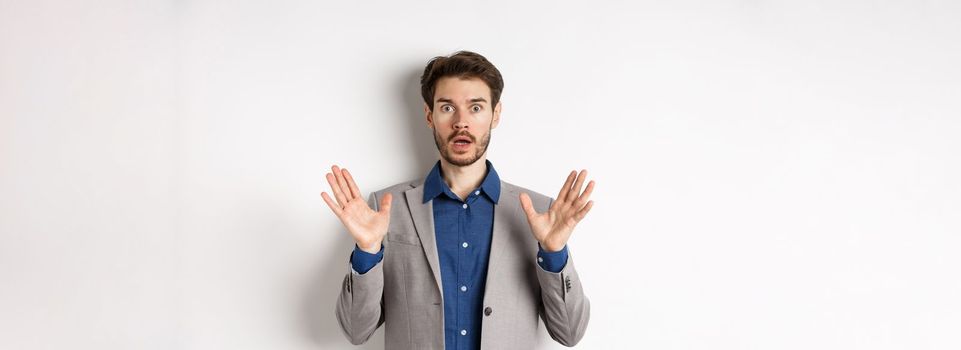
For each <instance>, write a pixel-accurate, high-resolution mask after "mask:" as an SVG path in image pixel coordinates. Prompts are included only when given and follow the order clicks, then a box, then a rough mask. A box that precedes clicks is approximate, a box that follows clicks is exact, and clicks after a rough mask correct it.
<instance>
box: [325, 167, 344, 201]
mask: <svg viewBox="0 0 961 350" xmlns="http://www.w3.org/2000/svg"><path fill="white" fill-rule="evenodd" d="M327 183H329V184H330V190H331V192H334V198H337V204H340V207H341V208H343V207H346V206H347V197H346V196H344V192H343V191H341V190H340V185H338V184H337V178H336V177H334V174H331V173H327Z"/></svg>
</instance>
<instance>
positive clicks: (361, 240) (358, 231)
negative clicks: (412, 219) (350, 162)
mask: <svg viewBox="0 0 961 350" xmlns="http://www.w3.org/2000/svg"><path fill="white" fill-rule="evenodd" d="M331 170H332V171H333V173H327V182H328V183H329V184H330V189H331V191H332V192H334V197H335V198H336V199H337V202H336V203H335V202H334V200H332V199H331V198H330V195H328V194H327V192H321V194H320V195H321V197H323V198H324V202H326V203H327V206H329V207H330V210H332V211H333V212H334V215H337V218H338V219H340V222H341V223H343V224H344V227H346V228H347V231H349V232H350V235H351V236H353V237H354V240H355V241H357V246H358V247H360V249H362V250H364V251H366V252H369V253H376V252H378V251H380V245H381V242H383V240H384V236H385V235H387V228H388V226H389V225H390V203H391V197H392V196H391V194H390V193H388V194H385V195H384V197H383V198H381V200H380V211H374V210H373V209H371V208H370V206H369V205H368V204H367V202H366V201H364V198H363V197H362V196H361V194H360V190H359V189H358V188H357V183H355V182H354V177H353V176H351V175H350V173H349V172H348V171H347V169H339V168H338V167H337V166H336V165H334V166H333V167H331Z"/></svg>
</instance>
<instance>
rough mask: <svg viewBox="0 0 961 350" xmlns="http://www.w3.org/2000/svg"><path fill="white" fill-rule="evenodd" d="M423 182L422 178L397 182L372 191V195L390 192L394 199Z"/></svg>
mask: <svg viewBox="0 0 961 350" xmlns="http://www.w3.org/2000/svg"><path fill="white" fill-rule="evenodd" d="M423 184H424V179H423V178H420V179H415V180H409V181H404V182H399V183H396V184H393V185H390V186H387V187H384V188H382V189H380V190H377V191H374V193H373V195H374V196H375V197H377V198H380V197H382V196H383V195H385V194H388V193H392V194H393V195H394V199H395V200H396V199H397V198H398V196H399V195H402V194H403V193H404V192H406V191H407V190H409V189H412V188H414V187H417V186H421V185H423Z"/></svg>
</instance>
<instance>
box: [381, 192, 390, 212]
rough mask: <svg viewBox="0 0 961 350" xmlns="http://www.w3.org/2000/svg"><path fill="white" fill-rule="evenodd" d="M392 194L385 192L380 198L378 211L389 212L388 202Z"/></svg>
mask: <svg viewBox="0 0 961 350" xmlns="http://www.w3.org/2000/svg"><path fill="white" fill-rule="evenodd" d="M392 199H394V195H393V194H390V193H387V194H385V195H384V197H382V198H381V199H380V210H379V211H378V212H387V213H390V204H391V203H392V202H393V201H392Z"/></svg>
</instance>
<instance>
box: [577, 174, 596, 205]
mask: <svg viewBox="0 0 961 350" xmlns="http://www.w3.org/2000/svg"><path fill="white" fill-rule="evenodd" d="M592 192H594V180H591V182H588V183H587V188H585V189H584V193H581V195H580V196H578V197H577V200H576V201H574V208H580V207H583V206H584V203H585V202H587V200H588V199H591V193H592Z"/></svg>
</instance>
